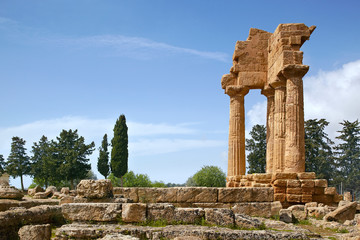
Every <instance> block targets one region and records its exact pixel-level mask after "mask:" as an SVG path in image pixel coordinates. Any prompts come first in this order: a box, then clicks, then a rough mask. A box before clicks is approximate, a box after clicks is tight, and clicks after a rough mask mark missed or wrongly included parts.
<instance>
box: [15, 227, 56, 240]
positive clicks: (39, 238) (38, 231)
mask: <svg viewBox="0 0 360 240" xmlns="http://www.w3.org/2000/svg"><path fill="white" fill-rule="evenodd" d="M19 238H20V240H50V238H51V225H50V224H43V225H26V226H23V227H21V228H20V229H19Z"/></svg>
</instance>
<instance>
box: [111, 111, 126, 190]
mask: <svg viewBox="0 0 360 240" xmlns="http://www.w3.org/2000/svg"><path fill="white" fill-rule="evenodd" d="M111 144H112V149H111V163H110V166H111V172H112V173H113V174H114V176H115V177H118V178H121V182H123V178H122V177H123V176H124V175H125V173H127V171H128V157H129V153H128V127H127V126H126V118H125V115H123V114H122V115H121V116H120V117H119V118H118V119H117V120H116V123H115V126H114V137H113V139H112V140H111ZM121 186H123V184H121Z"/></svg>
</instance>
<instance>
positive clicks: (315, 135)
mask: <svg viewBox="0 0 360 240" xmlns="http://www.w3.org/2000/svg"><path fill="white" fill-rule="evenodd" d="M328 124H329V122H327V121H326V120H325V119H320V120H317V119H309V120H307V121H306V122H305V171H306V172H315V173H316V175H317V177H318V178H325V179H327V180H328V181H329V183H331V181H332V180H333V177H334V171H335V165H334V158H333V152H332V145H333V144H334V142H333V141H331V139H330V138H329V137H328V135H327V134H326V133H325V127H326V126H328Z"/></svg>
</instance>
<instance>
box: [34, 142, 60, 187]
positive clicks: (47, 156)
mask: <svg viewBox="0 0 360 240" xmlns="http://www.w3.org/2000/svg"><path fill="white" fill-rule="evenodd" d="M31 152H32V153H33V156H32V157H31V162H32V164H31V175H32V176H33V177H34V180H33V181H34V183H37V184H38V185H41V186H45V188H47V187H48V186H49V185H54V186H57V185H59V183H60V182H61V180H62V179H61V177H60V175H59V174H58V172H57V170H58V169H59V167H60V164H61V162H60V161H59V159H57V158H56V157H55V155H56V153H55V151H54V143H53V142H50V141H48V139H47V137H45V136H42V137H41V138H40V141H39V142H38V143H36V142H34V145H33V146H32V151H31Z"/></svg>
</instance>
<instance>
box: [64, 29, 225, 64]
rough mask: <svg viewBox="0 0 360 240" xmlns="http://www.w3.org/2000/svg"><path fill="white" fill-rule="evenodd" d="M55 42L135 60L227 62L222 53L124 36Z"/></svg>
mask: <svg viewBox="0 0 360 240" xmlns="http://www.w3.org/2000/svg"><path fill="white" fill-rule="evenodd" d="M57 41H58V42H61V43H65V44H67V43H69V44H74V45H77V46H79V47H94V46H97V47H111V48H114V49H116V50H117V53H118V54H121V55H127V56H130V57H133V58H137V59H138V58H139V59H142V58H145V59H151V58H153V57H154V56H156V55H158V54H159V53H165V54H189V55H193V56H198V57H202V58H207V59H212V60H217V61H223V62H225V61H227V60H228V58H229V57H228V55H227V54H226V53H223V52H209V51H199V50H196V49H191V48H183V47H177V46H173V45H170V44H167V43H162V42H156V41H153V40H150V39H147V38H140V37H129V36H124V35H99V36H91V37H82V38H63V39H57Z"/></svg>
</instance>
